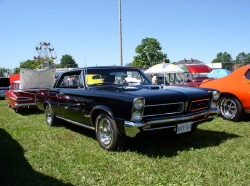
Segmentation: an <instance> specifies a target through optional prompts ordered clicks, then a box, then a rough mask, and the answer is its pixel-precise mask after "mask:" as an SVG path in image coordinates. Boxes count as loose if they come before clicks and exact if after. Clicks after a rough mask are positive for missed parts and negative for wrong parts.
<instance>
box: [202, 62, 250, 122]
mask: <svg viewBox="0 0 250 186" xmlns="http://www.w3.org/2000/svg"><path fill="white" fill-rule="evenodd" d="M200 87H201V88H213V89H217V90H219V91H220V93H221V96H220V101H219V104H220V109H221V114H222V117H223V118H224V119H226V120H232V121H240V120H242V119H243V118H244V116H245V113H250V91H249V90H250V65H246V66H243V67H241V68H239V69H237V70H235V71H234V72H232V73H231V74H229V75H227V76H225V77H222V78H219V79H215V80H211V81H207V82H205V81H204V82H203V83H202V84H201V85H200Z"/></svg>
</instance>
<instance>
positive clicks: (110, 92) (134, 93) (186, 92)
mask: <svg viewBox="0 0 250 186" xmlns="http://www.w3.org/2000/svg"><path fill="white" fill-rule="evenodd" d="M54 90H56V89H54ZM57 91H58V89H57ZM60 93H61V94H72V95H82V96H88V97H89V98H91V97H98V98H105V99H109V100H110V99H116V100H123V101H129V102H130V101H133V100H134V98H136V97H144V98H145V100H146V103H147V104H148V103H164V102H165V103H166V102H173V101H176V102H179V101H186V100H197V99H203V98H207V97H209V92H208V91H207V90H205V89H200V88H196V87H178V86H176V87H175V86H166V87H164V88H159V86H155V85H151V86H150V85H149V86H139V87H133V88H132V87H130V88H113V89H88V90H83V89H61V90H60Z"/></svg>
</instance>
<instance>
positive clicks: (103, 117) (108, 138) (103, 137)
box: [95, 112, 127, 151]
mask: <svg viewBox="0 0 250 186" xmlns="http://www.w3.org/2000/svg"><path fill="white" fill-rule="evenodd" d="M95 134H96V139H97V141H98V143H99V145H100V146H101V147H102V148H103V149H105V150H107V151H120V150H122V149H124V148H125V146H126V143H127V137H126V136H121V135H120V134H119V132H118V130H117V127H116V124H115V122H114V120H113V119H112V118H111V117H110V116H109V115H108V114H106V113H105V112H101V113H100V114H99V115H98V116H97V117H96V122H95Z"/></svg>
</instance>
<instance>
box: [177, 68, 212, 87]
mask: <svg viewBox="0 0 250 186" xmlns="http://www.w3.org/2000/svg"><path fill="white" fill-rule="evenodd" d="M186 68H187V69H188V71H189V74H188V77H187V78H186V79H185V80H184V82H181V83H176V84H173V86H185V87H199V86H200V85H201V84H202V82H203V81H204V80H206V79H209V78H208V77H207V75H208V74H209V73H210V72H211V71H212V69H211V68H210V67H209V66H207V65H187V66H186Z"/></svg>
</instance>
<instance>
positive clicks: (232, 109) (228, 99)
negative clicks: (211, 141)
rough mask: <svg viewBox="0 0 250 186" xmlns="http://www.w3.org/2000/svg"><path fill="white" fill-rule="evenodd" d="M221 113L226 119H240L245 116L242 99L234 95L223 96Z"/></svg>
mask: <svg viewBox="0 0 250 186" xmlns="http://www.w3.org/2000/svg"><path fill="white" fill-rule="evenodd" d="M220 109H221V115H222V117H223V118H224V119H226V120H231V121H240V120H242V119H243V117H244V110H243V107H242V105H241V103H240V101H239V100H238V99H237V98H235V97H234V96H230V95H228V96H223V97H222V98H221V99H220Z"/></svg>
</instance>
